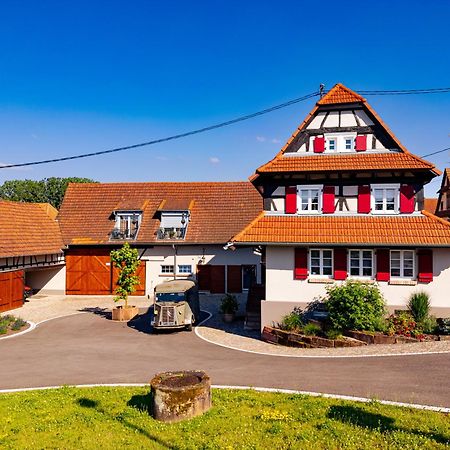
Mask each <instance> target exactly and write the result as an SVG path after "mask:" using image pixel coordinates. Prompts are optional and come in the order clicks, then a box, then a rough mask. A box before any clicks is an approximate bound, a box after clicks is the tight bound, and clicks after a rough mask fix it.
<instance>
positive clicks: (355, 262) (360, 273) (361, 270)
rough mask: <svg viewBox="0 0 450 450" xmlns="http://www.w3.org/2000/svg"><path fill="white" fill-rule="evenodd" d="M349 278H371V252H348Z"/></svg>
mask: <svg viewBox="0 0 450 450" xmlns="http://www.w3.org/2000/svg"><path fill="white" fill-rule="evenodd" d="M349 273H350V276H353V277H372V276H373V252H372V250H350V268H349Z"/></svg>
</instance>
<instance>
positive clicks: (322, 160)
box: [258, 152, 434, 173]
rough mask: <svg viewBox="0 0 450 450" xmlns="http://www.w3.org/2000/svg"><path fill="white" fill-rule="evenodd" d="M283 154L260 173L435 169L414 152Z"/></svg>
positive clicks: (261, 168) (263, 167) (260, 170)
mask: <svg viewBox="0 0 450 450" xmlns="http://www.w3.org/2000/svg"><path fill="white" fill-rule="evenodd" d="M290 155H291V154H289V156H288V155H282V156H279V157H276V158H275V159H273V160H272V161H270V162H268V163H267V164H265V165H263V166H261V167H260V168H259V169H258V172H260V173H268V172H318V171H320V172H335V171H352V170H358V171H362V170H400V169H423V168H427V169H430V170H433V169H434V165H433V164H431V163H428V162H426V161H424V160H422V159H420V158H418V157H417V156H415V155H412V154H411V153H400V152H385V153H369V152H366V153H364V154H361V153H354V154H339V153H333V154H326V153H322V154H320V155H317V154H312V155H303V154H302V155H293V156H290Z"/></svg>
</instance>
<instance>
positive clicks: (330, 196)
mask: <svg viewBox="0 0 450 450" xmlns="http://www.w3.org/2000/svg"><path fill="white" fill-rule="evenodd" d="M322 212H323V213H324V214H332V213H334V186H324V187H323V197H322Z"/></svg>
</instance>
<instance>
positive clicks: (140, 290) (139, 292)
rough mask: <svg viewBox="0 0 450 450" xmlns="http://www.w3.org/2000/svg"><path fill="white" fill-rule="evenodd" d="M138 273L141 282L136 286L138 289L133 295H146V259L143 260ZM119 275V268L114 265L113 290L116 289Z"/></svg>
mask: <svg viewBox="0 0 450 450" xmlns="http://www.w3.org/2000/svg"><path fill="white" fill-rule="evenodd" d="M136 275H137V276H138V277H139V284H138V285H137V286H136V290H135V291H134V293H133V294H132V295H145V261H141V265H140V266H139V267H138V270H137V271H136ZM117 277H118V270H117V269H116V268H115V267H114V268H113V283H112V290H113V292H114V290H115V289H116V283H117Z"/></svg>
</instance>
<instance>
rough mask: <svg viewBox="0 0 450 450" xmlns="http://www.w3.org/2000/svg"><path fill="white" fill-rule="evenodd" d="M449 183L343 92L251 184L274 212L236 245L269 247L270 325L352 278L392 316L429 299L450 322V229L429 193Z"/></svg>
mask: <svg viewBox="0 0 450 450" xmlns="http://www.w3.org/2000/svg"><path fill="white" fill-rule="evenodd" d="M439 174H440V172H439V171H438V170H437V168H436V167H435V166H434V165H433V164H432V163H430V162H428V161H425V160H423V159H421V158H419V157H418V156H415V155H413V154H412V153H410V152H409V151H408V150H407V149H406V148H405V147H404V146H403V145H402V144H401V143H400V142H399V140H398V139H397V138H396V136H395V135H394V134H393V133H392V131H390V129H389V128H388V127H387V125H386V124H385V123H384V122H383V121H382V120H381V118H380V117H379V116H378V115H377V113H376V112H375V111H374V110H373V109H372V108H371V106H370V105H369V104H368V103H367V101H366V100H365V99H364V98H363V97H361V96H360V95H358V94H356V93H355V92H353V91H351V90H350V89H348V88H346V87H345V86H343V85H341V84H338V85H336V86H334V87H333V89H331V90H330V91H329V92H328V93H327V94H326V95H325V96H323V97H322V98H321V99H320V100H319V101H318V102H317V104H316V106H315V107H314V108H313V110H312V111H311V112H310V113H309V114H308V116H307V117H306V118H305V120H304V121H303V122H302V124H301V125H300V126H299V127H298V129H297V130H296V131H295V132H294V134H293V135H292V137H291V138H290V139H289V140H288V142H287V143H286V145H285V146H284V147H283V148H282V149H281V151H280V152H279V153H278V154H277V155H276V156H275V157H274V158H273V159H272V160H271V161H269V162H268V163H267V164H264V165H263V166H261V167H259V168H258V169H257V170H256V172H255V174H254V175H253V176H252V177H251V182H252V183H253V184H254V186H255V187H256V188H257V189H258V191H259V192H260V193H261V196H262V199H263V204H264V208H263V211H262V212H261V213H260V214H259V215H257V216H256V217H255V218H254V219H253V221H252V222H251V223H250V224H249V225H248V226H247V227H245V228H244V229H243V230H242V231H241V232H240V233H238V234H236V235H235V236H234V237H233V239H232V240H231V244H233V245H234V246H235V247H237V248H240V247H241V246H244V247H245V246H249V245H250V246H260V247H261V248H262V255H263V263H264V264H265V298H264V301H262V303H261V314H262V326H264V325H270V324H271V323H272V321H279V320H280V319H281V317H282V316H283V315H285V314H287V313H288V312H290V311H292V309H293V308H294V307H295V306H302V307H304V306H306V305H307V304H308V303H309V302H311V301H313V300H314V299H320V297H322V296H323V295H324V294H325V293H326V287H327V286H329V285H330V284H331V283H335V282H338V283H340V282H342V281H343V280H345V279H347V278H348V277H352V278H356V279H359V280H364V281H368V282H378V283H379V285H380V288H381V290H382V292H383V294H384V296H385V298H386V300H387V303H388V307H389V309H390V310H391V311H392V310H395V309H404V308H405V305H406V302H407V299H408V297H409V296H410V294H411V293H412V292H415V291H418V290H424V291H427V292H428V293H429V294H430V297H431V302H432V309H433V312H434V313H435V314H436V315H438V316H448V315H449V314H450V302H449V298H448V293H447V291H448V287H449V286H450V223H448V222H447V221H446V220H443V219H441V218H439V217H436V216H435V215H434V214H432V213H430V212H428V211H426V210H425V205H424V190H423V187H424V185H426V184H427V183H429V182H430V180H432V179H433V178H434V177H436V176H438V175H439ZM446 179H447V181H446V182H445V183H446V184H445V185H444V184H443V188H442V189H441V197H440V204H443V205H444V208H447V206H448V205H447V204H446V201H447V200H445V198H447V199H448V198H449V197H445V195H448V194H447V191H448V177H447V178H446ZM444 197H445V198H444Z"/></svg>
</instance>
